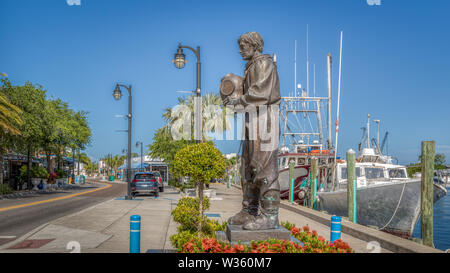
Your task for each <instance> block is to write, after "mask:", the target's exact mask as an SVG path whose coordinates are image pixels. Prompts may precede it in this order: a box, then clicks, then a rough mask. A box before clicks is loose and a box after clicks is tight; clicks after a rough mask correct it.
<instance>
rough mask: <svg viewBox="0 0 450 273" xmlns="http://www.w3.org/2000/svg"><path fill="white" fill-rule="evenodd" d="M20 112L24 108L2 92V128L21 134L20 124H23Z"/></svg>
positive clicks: (0, 116)
mask: <svg viewBox="0 0 450 273" xmlns="http://www.w3.org/2000/svg"><path fill="white" fill-rule="evenodd" d="M20 114H22V110H21V109H20V108H19V107H17V106H15V105H13V104H12V103H10V102H9V100H8V98H7V97H6V96H5V95H4V94H3V93H1V92H0V128H1V129H2V131H3V132H5V133H9V134H12V135H20V129H19V126H20V125H22V119H21V118H20Z"/></svg>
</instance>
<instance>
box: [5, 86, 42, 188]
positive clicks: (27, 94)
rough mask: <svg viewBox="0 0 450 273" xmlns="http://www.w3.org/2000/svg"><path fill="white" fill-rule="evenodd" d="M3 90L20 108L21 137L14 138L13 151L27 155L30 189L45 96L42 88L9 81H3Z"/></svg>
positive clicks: (39, 140) (38, 145)
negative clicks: (17, 84)
mask: <svg viewBox="0 0 450 273" xmlns="http://www.w3.org/2000/svg"><path fill="white" fill-rule="evenodd" d="M3 90H4V92H5V94H6V95H7V96H8V98H9V99H10V101H11V102H12V103H14V104H15V105H17V106H18V107H20V108H21V109H22V110H23V112H22V114H21V119H22V121H23V122H22V124H21V126H20V131H21V135H20V136H16V137H14V139H12V140H11V141H12V142H13V143H14V148H15V150H17V151H19V152H24V153H25V154H26V155H27V166H28V168H27V179H26V181H27V184H28V188H30V187H31V174H30V172H29V171H28V170H30V169H31V157H32V155H33V154H34V153H35V152H36V151H37V150H38V149H39V148H40V146H41V144H42V138H43V134H44V132H43V126H44V125H43V120H42V118H41V117H42V115H41V113H42V109H44V107H45V102H46V98H45V96H46V95H45V94H46V91H45V90H43V88H42V86H39V85H33V84H31V83H29V82H27V83H25V84H24V85H23V86H12V85H11V83H10V82H9V81H3Z"/></svg>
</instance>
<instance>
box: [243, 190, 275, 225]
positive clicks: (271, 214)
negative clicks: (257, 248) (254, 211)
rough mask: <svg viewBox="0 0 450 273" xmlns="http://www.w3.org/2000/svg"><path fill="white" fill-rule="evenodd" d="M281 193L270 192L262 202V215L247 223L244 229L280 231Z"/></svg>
mask: <svg viewBox="0 0 450 273" xmlns="http://www.w3.org/2000/svg"><path fill="white" fill-rule="evenodd" d="M279 196H280V192H276V191H270V192H269V193H268V194H266V195H265V196H264V197H263V198H262V199H261V201H260V203H261V214H260V215H258V216H256V217H254V218H251V219H249V220H248V221H247V222H245V224H244V226H243V227H242V228H243V229H246V230H262V229H278V228H279V222H278V207H279V204H280V198H279Z"/></svg>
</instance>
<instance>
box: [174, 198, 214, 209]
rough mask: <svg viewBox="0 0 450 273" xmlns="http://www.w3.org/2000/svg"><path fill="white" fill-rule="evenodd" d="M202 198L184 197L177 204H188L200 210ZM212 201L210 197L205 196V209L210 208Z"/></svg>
mask: <svg viewBox="0 0 450 273" xmlns="http://www.w3.org/2000/svg"><path fill="white" fill-rule="evenodd" d="M199 205H200V199H199V198H198V197H195V198H194V197H183V198H181V199H180V200H179V201H178V204H177V206H188V207H191V208H195V209H197V210H200V208H199ZM209 206H210V203H209V198H208V197H206V196H205V197H203V209H204V210H207V209H209Z"/></svg>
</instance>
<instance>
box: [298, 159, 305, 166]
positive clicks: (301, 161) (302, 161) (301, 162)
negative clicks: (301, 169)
mask: <svg viewBox="0 0 450 273" xmlns="http://www.w3.org/2000/svg"><path fill="white" fill-rule="evenodd" d="M297 165H305V159H304V158H297Z"/></svg>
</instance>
